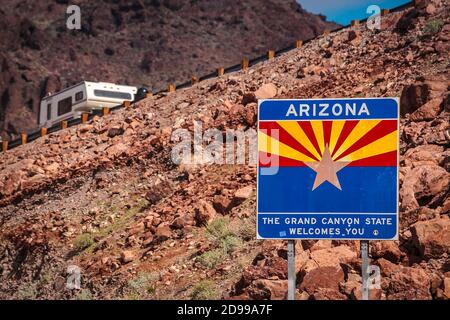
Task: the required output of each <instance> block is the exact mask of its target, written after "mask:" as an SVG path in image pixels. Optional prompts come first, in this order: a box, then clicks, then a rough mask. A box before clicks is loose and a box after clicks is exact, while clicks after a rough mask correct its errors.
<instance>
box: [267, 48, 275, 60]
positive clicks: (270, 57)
mask: <svg viewBox="0 0 450 320" xmlns="http://www.w3.org/2000/svg"><path fill="white" fill-rule="evenodd" d="M267 58H268V59H269V60H270V59H273V58H275V51H274V50H269V52H267Z"/></svg>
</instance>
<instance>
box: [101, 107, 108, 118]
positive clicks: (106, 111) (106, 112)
mask: <svg viewBox="0 0 450 320" xmlns="http://www.w3.org/2000/svg"><path fill="white" fill-rule="evenodd" d="M102 114H103V116H107V115H108V114H109V108H108V107H103V108H102Z"/></svg>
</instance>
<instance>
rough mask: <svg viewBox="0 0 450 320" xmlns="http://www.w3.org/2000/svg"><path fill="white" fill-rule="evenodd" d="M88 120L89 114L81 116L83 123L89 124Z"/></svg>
mask: <svg viewBox="0 0 450 320" xmlns="http://www.w3.org/2000/svg"><path fill="white" fill-rule="evenodd" d="M88 119H89V113H86V112H84V113H82V114H81V123H85V122H87V121H88Z"/></svg>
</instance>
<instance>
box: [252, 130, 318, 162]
mask: <svg viewBox="0 0 450 320" xmlns="http://www.w3.org/2000/svg"><path fill="white" fill-rule="evenodd" d="M259 128H260V129H265V130H267V132H266V134H267V135H269V136H271V130H273V129H278V130H279V131H278V132H279V139H278V141H280V142H283V143H284V144H286V145H288V146H289V147H291V148H293V149H295V150H297V151H299V152H301V153H303V154H304V155H306V156H308V157H310V158H311V159H314V160H318V159H317V157H315V156H314V155H313V154H312V153H311V152H309V151H308V150H307V149H306V148H305V147H304V146H303V145H301V144H300V143H299V142H298V141H297V140H295V138H294V137H292V136H291V135H290V134H289V133H288V132H287V131H286V130H284V129H283V128H282V127H281V126H280V125H279V124H278V123H276V122H274V121H267V122H266V121H264V122H260V123H259ZM273 138H275V137H273Z"/></svg>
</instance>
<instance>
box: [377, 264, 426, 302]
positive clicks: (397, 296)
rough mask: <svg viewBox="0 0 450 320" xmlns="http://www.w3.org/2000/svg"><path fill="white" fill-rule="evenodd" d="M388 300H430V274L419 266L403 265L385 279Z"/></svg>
mask: <svg viewBox="0 0 450 320" xmlns="http://www.w3.org/2000/svg"><path fill="white" fill-rule="evenodd" d="M385 291H386V298H387V299H388V300H430V299H431V298H432V296H431V293H430V276H429V275H428V273H427V272H426V271H425V270H423V269H420V268H412V267H403V268H402V269H401V271H400V272H396V273H394V274H392V275H391V276H390V278H389V279H387V286H386V290H385Z"/></svg>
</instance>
